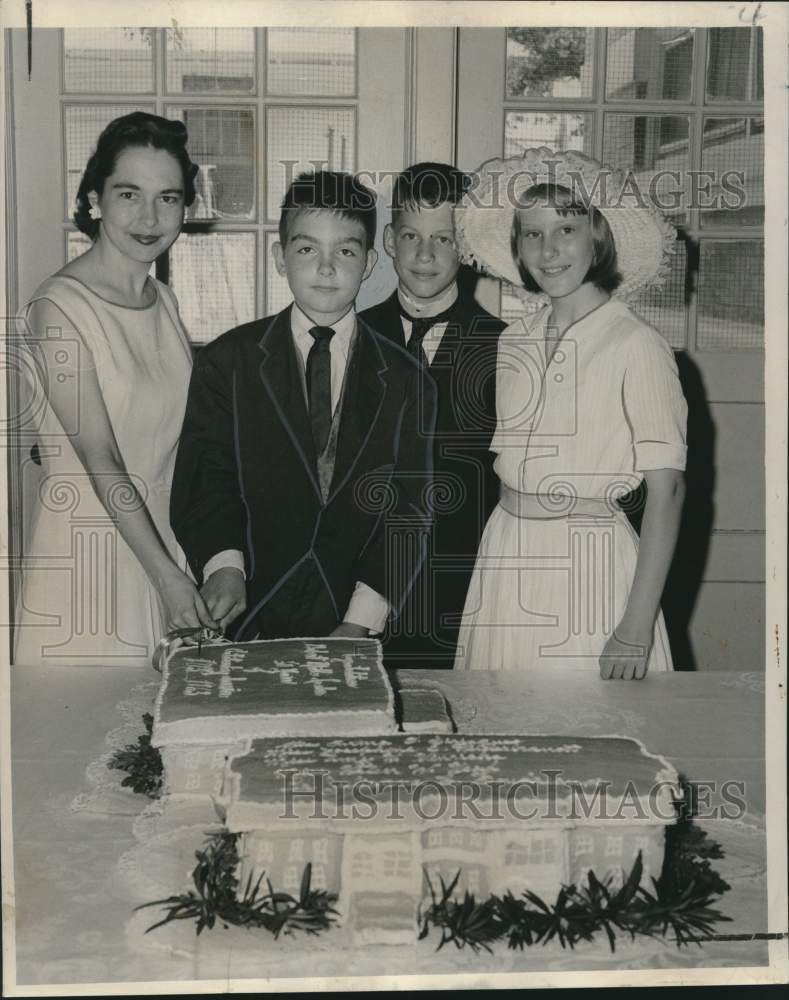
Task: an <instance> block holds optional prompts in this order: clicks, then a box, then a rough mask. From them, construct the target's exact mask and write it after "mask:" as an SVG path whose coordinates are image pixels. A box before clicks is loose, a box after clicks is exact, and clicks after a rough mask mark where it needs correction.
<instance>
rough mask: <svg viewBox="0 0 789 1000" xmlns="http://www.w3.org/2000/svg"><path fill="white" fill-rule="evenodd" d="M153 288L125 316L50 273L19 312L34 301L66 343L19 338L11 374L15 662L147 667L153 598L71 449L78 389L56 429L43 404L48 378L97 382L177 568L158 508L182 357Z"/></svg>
mask: <svg viewBox="0 0 789 1000" xmlns="http://www.w3.org/2000/svg"><path fill="white" fill-rule="evenodd" d="M149 280H153V279H149ZM154 291H155V296H154V299H153V302H152V303H151V304H150V305H149V306H145V307H142V308H134V307H127V306H121V305H117V304H115V303H112V302H108V301H107V300H106V299H104V298H102V297H101V296H100V295H98V294H97V293H96V292H94V291H92V290H91V289H90V288H88V286H87V285H85V284H83V283H82V282H81V281H79V279H77V278H75V277H72V276H70V275H55V276H53V277H52V278H49V279H47V280H46V281H45V282H44V283H43V284H42V285H40V286H39V288H38V289H37V290H36V292H35V294H34V295H33V297H32V298H31V300H30V302H29V303H28V305H27V307H26V313H25V315H26V314H27V310H29V308H30V305H32V303H33V302H36V301H38V300H40V299H47V300H49V301H50V302H52V303H54V305H56V306H57V307H58V309H59V310H60V311H61V312H62V313H63V315H64V316H65V317H66V320H67V321H68V324H69V326H70V327H71V328H73V330H75V331H76V335H75V336H72V335H71V334H69V335H66V334H62V331H60V330H58V329H52V330H48V331H47V336H46V338H45V339H41V338H37V339H36V340H29V341H28V343H27V347H26V351H27V363H25V364H23V365H22V367H23V368H24V369H25V375H26V378H25V386H24V390H25V397H24V398H23V400H22V412H23V414H24V416H25V419H24V420H23V421H21V435H22V440H21V443H22V448H21V463H20V478H21V483H22V495H23V541H22V556H21V574H20V575H19V578H18V579H17V600H16V615H15V620H14V662H15V663H17V664H25V663H53V664H85V665H96V666H101V667H107V666H113V665H114V664H118V665H131V664H134V665H139V666H141V667H142V666H144V667H150V664H151V655H152V652H153V648H154V646H155V644H156V642H157V641H158V640H159V638H160V637H161V635H162V631H163V629H164V625H165V623H164V620H163V613H162V609H161V606H160V602H159V599H158V595H157V593H156V591H155V590H154V588H153V586H152V585H151V583H150V581H149V580H148V577H147V576H146V574H145V572H144V570H143V568H142V566H141V565H140V563H139V562H138V560H137V558H136V557H135V555H134V554H133V552H132V551H131V549H130V548H129V547H128V545H127V544H126V542H125V541H124V540H123V538H122V537H121V535H120V532H118V531H117V528H116V526H115V523H114V520H113V518H112V517H111V516H110V515H108V513H107V512H106V511H105V509H104V508H103V507H102V505H101V503H100V502H99V500H98V497H97V496H96V494H95V492H94V490H93V488H92V486H91V483H90V480H89V478H88V476H87V473H86V472H85V469H84V467H83V466H82V463H81V462H80V460H79V458H78V456H77V454H76V452H75V451H74V448H73V446H72V443H71V442H72V440H73V436H74V435H75V433H76V432H77V431H78V430H79V428H80V426H81V424H82V422H83V421H84V419H85V414H84V413H82V412H81V410H80V393H79V386H78V385H74V392H73V407H72V410H71V412H69V413H68V414H66V415H65V416H64V420H63V422H61V421H60V420H59V419H58V418H57V416H56V415H55V413H54V412H53V410H52V408H51V407H50V406H49V403H48V401H47V394H46V379H47V378H60V379H64V378H69V379H75V381H78V379H79V373H80V372H82V371H87V370H90V369H92V370H93V371H94V372H95V375H96V378H97V379H98V383H99V387H100V389H101V393H102V396H103V398H104V403H105V406H106V408H107V413H108V415H109V419H110V423H111V424H112V428H113V431H114V433H115V437H116V439H117V442H118V446H119V449H120V452H121V455H122V457H123V460H124V463H125V465H126V468H127V470H128V472H129V475H130V476H131V477H132V479H133V481H134V483H135V484H136V486H137V489H138V491H139V493H140V495H141V496H142V497H143V498H144V500H145V504H146V507H147V508H148V511H149V513H150V515H151V518H152V519H153V522H154V525H155V526H156V529H157V531H158V533H159V535H160V537H161V539H162V542H163V543H164V545H165V547H166V548H167V549H168V551H169V552H170V553H171V555H172V556H173V557H174V558H175V560H176V562H177V563H178V564H179V565H180V566H181V567H185V565H186V561H185V559H184V557H183V553H182V552H181V551H180V549H179V547H178V544H177V542H176V540H175V536H174V535H173V532H172V530H171V528H170V520H169V501H170V484H171V481H172V473H173V465H174V462H175V451H176V446H177V444H178V437H179V435H180V432H181V424H182V422H183V416H184V410H185V408H186V395H187V390H188V385H189V376H190V372H191V364H192V362H191V351H190V346H189V341H188V338H187V336H186V332H185V330H184V328H183V325H182V323H181V321H180V318H179V315H178V308H177V305H176V301H175V298H174V296H173V294H172V292H171V291H170V289H169V288H168V287H167V286H166V285H164V284H161V283H160V282H158V281H154ZM61 367H62V368H63V371H62V372H61V371H59V369H60V368H61ZM75 367H76V368H77V370H78V374H77V376H74V374H73V371H74V368H75ZM66 372H67V373H68V374H65V373H66ZM124 492H125V491H123V490H119V491H116V493H115V494H114V495H113V497H112V503H113V506H114V508H115V509H118V510H123V509H124V507H128V505H129V504H131V503H134V502H136V501H135V499H134V498H133V497H132V496H131V495H124Z"/></svg>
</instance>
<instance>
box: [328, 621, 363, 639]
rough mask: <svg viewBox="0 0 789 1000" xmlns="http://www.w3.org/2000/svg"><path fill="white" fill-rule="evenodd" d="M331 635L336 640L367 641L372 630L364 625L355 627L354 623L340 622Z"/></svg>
mask: <svg viewBox="0 0 789 1000" xmlns="http://www.w3.org/2000/svg"><path fill="white" fill-rule="evenodd" d="M331 634H332V635H333V636H335V637H336V638H344V639H366V638H367V636H368V635H369V634H370V630H369V629H368V628H366V627H365V626H364V625H354V624H353V622H340V624H339V625H338V626H337V628H336V629H335V630H334V631H333V632H332V633H331Z"/></svg>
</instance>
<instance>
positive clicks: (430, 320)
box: [398, 299, 455, 365]
mask: <svg viewBox="0 0 789 1000" xmlns="http://www.w3.org/2000/svg"><path fill="white" fill-rule="evenodd" d="M398 305H399V307H400V315H401V316H402V317H403V319H407V320H408V322H409V323H410V324H411V336H410V337H409V338H408V344H407V345H406V350H407V351H408V353H409V354H411V355H413V356H414V357H415V358H417V359H418V360H419V361H421V362H422V364H425V365H426V364H427V355H426V354H425V349H424V346H423V345H422V341H423V340H424V338H425V335H426V334H427V332H428V330H430V329H431V328H432V327H434V326H438V325H439V324H441V323H448V322H449V320H450V319H451V317H452V312H453V309H454V305H455V303H454V302H453V303H452V305H451V306H450V307H449V308H448V309H445V310H444V311H443V312H440V313H437V314H436V315H435V316H412V315H411V314H410V313H408V312H406V310H405V309H404V308H403V305H402V303H401V302H400V301H399V299H398Z"/></svg>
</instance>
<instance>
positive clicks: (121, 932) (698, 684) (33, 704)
mask: <svg viewBox="0 0 789 1000" xmlns="http://www.w3.org/2000/svg"><path fill="white" fill-rule="evenodd" d="M153 677H154V675H153V673H151V674H150V675H145V674H143V675H141V674H140V672H139V671H135V670H131V669H128V668H105V669H100V668H95V667H84V668H78V667H77V668H75V667H70V668H54V667H49V668H31V667H20V668H15V669H13V668H12V675H11V705H12V714H11V724H12V733H11V735H12V750H13V754H12V756H13V786H12V787H13V799H12V804H13V831H14V841H13V849H14V877H15V879H14V881H15V891H16V900H15V918H16V919H15V922H14V923H15V927H14V933H15V942H14V940H12V941H11V947H12V952H13V954H14V955H15V960H16V970H15V971H16V978H15V982H16V983H17V984H18V986H19V987H22V986H23V985H28V986H34V985H39V984H75V983H108V984H114V983H115V984H117V983H140V984H142V983H150V982H155V981H170V982H177V983H183V985H184V992H185V991H186V990H187V989H188V987H187V983H188V982H189V981H190V980H196V979H200V980H215V979H219V980H221V981H222V982H223V983H226V982H227V980H228V979H229V978H231V979H240V980H244V979H246V978H248V977H261V976H267V977H285V978H287V977H292V976H336V975H354V976H362V975H397V976H408V975H409V974H413V973H414V972H415V971H421V972H423V973H424V972H426V971H429V972H431V973H436V974H442V973H449V974H457V973H462V974H465V975H473V976H482V977H483V978H485V977H488V978H489V976H490V973H492V972H494V971H495V972H505V973H507V972H509V973H512V972H515V973H517V972H520V971H523V970H526V971H533V970H538V969H575V970H596V969H600V970H610V969H622V968H631V969H644V968H647V969H652V968H661V969H670V968H687V967H692V966H695V967H698V966H702V967H706V966H709V967H721V966H745V965H747V966H760V965H765V964H766V963H767V945H766V944H765V942H763V941H750V942H728V943H719V942H712V943H707V944H705V945H704V946H703V947H702V948H692V949H683V950H678V949H677V948H676V947H675V946H673V945H668V944H664V943H663V942H659V943H656V944H652V943H650V944H649V946H648V947H644V946H642V945H640V944H638V943H637V944H635V945H623V946H622V948H621V949H618V950H617V954H616V956H611V955H610V954H609V953H608V948H607V945H605V944H604V942H600V943H599V944H595V945H593V946H583V947H582V948H579V949H578V950H577V951H576V952H574V953H570V952H560V951H559V950H558V949H552V948H547V949H544V948H540V947H532V948H530V949H526V951H525V952H523V953H519V952H511V951H509V950H508V949H507V948H506V944H504V943H502V944H498V945H497V946H496V949H495V955H494V956H492V957H491V956H488V955H486V954H484V953H482V954H479V955H473V954H472V953H471V952H469V951H468V950H466V951H464V952H462V953H461V952H457V951H456V950H455V949H454V948H452V947H450V948H446V949H444V950H443V951H442V952H440V953H437V954H436V953H435V951H434V949H435V945H436V944H437V937H436V935H435V932H434V934H433V937H432V942H431V939H428V940H427V941H422V942H417V941H416V935H415V941H414V946H413V948H385V947H383V948H382V947H379V948H376V949H374V950H371V949H368V950H367V951H366V952H358V953H354V952H351V951H349V950H343V949H339V950H338V949H334V950H332V949H327V948H326V946H325V944H322V945H321V946H314V945H313V943H312V942H310V943H309V952H308V954H309V955H310V960H309V961H306V962H305V954H306V953H305V952H304V951H303V950H302V945H299V944H293V943H292V942H284V943H280V942H277V943H275V942H273V941H271V940H270V939H268V936H266V935H264V938H265V939H264V940H263V942H262V943H260V944H257V945H255V946H254V947H252V946H251V944H250V943H249V942H250V941H251V940H252V939H251V938H250V937H249V936H248V933H249V932H243V931H237V930H231V931H223V930H219V929H218V930H214V931H212V932H206V933H204V935H202V936H201V938H200V939H199V941H198V940H195V939H194V935H192V934H191V931H190V929H189V928H187V927H186V926H185V925H184V926H181V927H179V929H178V933H179V934H180V938H178V940H179V941H181V942H187V944H186V946H185V947H184V948H179V947H178V945H177V942H176V943H175V944H174V943H173V942H174V941H176V939H175V938H173V937H170V938H167V937H166V935H165V936H164V937H159V938H156V936H157V935H159V934H160V932H158V931H155V932H154V933H153V934H152V935H148V936H147V937H145V938H144V939H143V938H142V937H140V938H139V939H138V938H135V937H134V935H129V934H128V933H127V924H128V923H129V920H130V917H131V914H132V910H133V906H134V905H135V904H136V903H138V902H140V898H139V896H137V898H135V897H134V893H133V892H130V891H129V888H128V886H127V885H125V884H124V882H123V880H122V879H119V878H118V875H117V871H116V865H117V861H118V858H119V857H120V856H121V855H122V854H124V853H125V852H127V851H129V850H130V849H133V848H135V846H136V845H137V841H136V840H135V837H134V834H133V832H132V823H133V820H134V815H135V813H136V812H139V810H140V809H141V808H142V804H144V801H145V800H144V799H142V797H137V796H134V797H132V796H129V802H130V807H129V810H128V814H126V815H123V814H115V815H95V814H90V813H85V812H82V813H79V812H78V813H74V812H71V811H70V809H69V804H70V803H71V801H72V800H73V799H74V797H75V795H77V794H78V793H79V792H80V791H82V790H83V789H84V788H85V768H86V766H87V765H88V764H89V763H90V762H91V761H95V760H96V758H97V757H99V755H100V754H101V753H102V751H106V750H107V746H106V744H105V736H106V734H107V732H108V731H109V730H111V729H112V728H113V727H117V726H118V725H119V722H120V720H119V717H118V712H117V708H116V706H117V704H118V703H119V702H120V701H122V700H123V699H124V698H127V697H128V695H129V692H130V691H131V689H132V688H133V687H134V686H135V684H138V683H139V682H140V681H150V680H151V679H152V678H153ZM399 682H400V683H401V684H402V685H403V686H414V685H418V686H438V687H439V688H440V689H441V690H442V691H443V693H444V694H445V695H446V697H447V699H448V701H449V704H450V708H451V711H452V714H453V717H454V719H455V722H456V724H457V727H458V730H459V731H460V732H469V733H480V732H503V733H530V734H541V733H542V734H545V733H556V734H572V735H575V736H592V735H628V736H634V737H637V738H638V739H640V740H641V741H642V742H643V743H644V744H645V746H646V747H647V749H648V750H649V751H651V752H652V753H658V754H661V755H663V756H665V757H667V758H668V759H669V760H670V761H671V762H672V763H673V764H674V766H675V767H676V768H677V769H678V770H679V771H680V772H681V773H683V774H686V775H687V776H688V777H689V778H691V779H694V780H703V781H716V782H721V781H724V780H728V781H738V782H743V783H744V790H745V798H746V800H747V803H748V810H749V815H748V816H747V817H746V822H745V824H743V823H732V822H726V821H712V822H708V823H705V824H704V825H705V827H706V828H707V829H708V830H709V831H710V833H711V835H712V836H713V837H714V838H715V839H716V840H718V841H719V842H721V843H722V844H723V845H724V847H725V848H726V850H727V857H726V859H725V860H724V861H721V862H716V863H715V864H716V867H717V868H718V869H719V870H720V872H721V874H722V875H723V877H724V878H726V879H727V880H728V881H729V882H730V883H731V885H732V890H731V891H730V892H729V893H726V894H725V895H724V897H722V899H721V901H720V904H719V908H720V909H721V910H723V911H724V912H726V913H727V914H729V915H730V916H731V917H733V918H734V919H733V922H732V923H729V924H721V925H719V930H720V931H721V932H723V933H744V934H745V933H753V932H763V931H766V930H767V926H766V923H767V918H766V888H765V885H766V879H765V847H764V833H763V826H762V825H761V817H762V814H763V813H764V805H765V791H764V752H763V748H764V730H763V708H764V694H763V691H764V683H763V677H762V675H761V674H758V673H754V672H751V673H737V674H735V673H707V674H690V673H675V674H667V675H656V676H649V677H648V678H647V679H646V680H645V681H643V682H640V683H632V682H631V683H624V682H607V683H606V682H602V681H600V680H599V678H598V677H596V676H594V674H589V673H586V672H584V671H566V672H561V673H560V672H556V671H546V670H536V671H533V672H531V673H529V674H528V675H526V674H524V675H516V674H514V673H511V672H510V673H465V674H455V673H452V672H445V671H401V672H400V674H399ZM138 799H139V800H140V802H138V801H137V800H138ZM191 867H192V865H191V864H188V865H186V867H185V869H184V871H185V873H188V871H189V870H190V868H191ZM184 887H185V886H172V887H171V890H170V891H180V890H181V889H183V888H184ZM164 894H166V893H164ZM143 898H145V896H144V893H143ZM147 898H150V896H149V897H147ZM145 913H146V914H149V915H151V916H150V917H146V919H147V922H148V923H152V922H153V917H154V916H155V913H156V911H152V910H149V911H145ZM138 916H140V915H138ZM245 935H247V936H245ZM163 942H165V943H167V946H166V947H164V946H163ZM8 944H9V942H8V940H7V941H6V945H7V946H8ZM14 944H15V949H14ZM12 973H13V969H9V968H6V972H5V975H6V986H7V988H8V987H9V986H11V985H12V984H13V982H14V980H13V979H12V978H10V975H11V974H12ZM220 988H221V987H220ZM242 988H243V987H242ZM64 992H68V991H67V990H64ZM106 992H108V993H111V992H112V985H110V986H109V988H108V989H107V990H106Z"/></svg>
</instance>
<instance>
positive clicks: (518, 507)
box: [499, 483, 622, 518]
mask: <svg viewBox="0 0 789 1000" xmlns="http://www.w3.org/2000/svg"><path fill="white" fill-rule="evenodd" d="M499 505H500V506H501V507H503V508H504V510H506V511H507V513H508V514H512V515H513V516H514V517H527V518H560V517H605V518H610V517H614V516H616V515H617V514H621V513H622V509H621V508H620V507H618V506H616V505H613V504H612V502H609V501H608V500H606V499H605V498H603V497H576V496H572V495H570V494H567V493H562V494H557V493H519V492H518V490H513V489H512V488H511V487H509V486H507V485H506V484H505V483H501V493H500V495H499Z"/></svg>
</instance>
